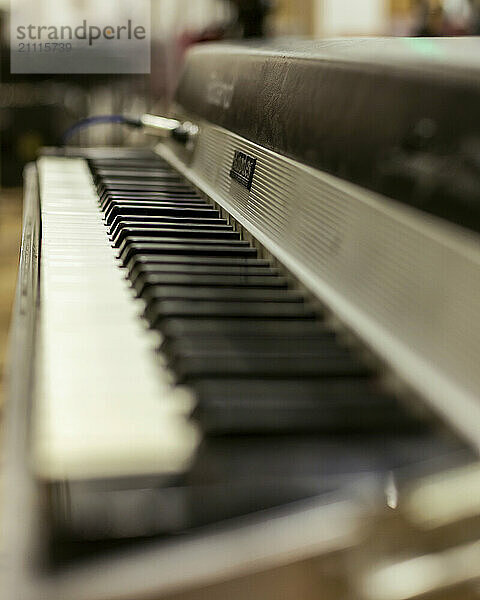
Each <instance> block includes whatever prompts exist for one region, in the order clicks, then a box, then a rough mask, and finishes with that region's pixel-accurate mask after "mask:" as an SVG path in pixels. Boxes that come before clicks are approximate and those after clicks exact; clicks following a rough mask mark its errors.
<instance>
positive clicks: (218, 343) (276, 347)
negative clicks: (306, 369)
mask: <svg viewBox="0 0 480 600" xmlns="http://www.w3.org/2000/svg"><path fill="white" fill-rule="evenodd" d="M161 351H162V353H165V354H166V355H172V356H176V355H179V356H180V355H190V354H192V355H193V354H203V355H205V356H207V355H217V354H224V355H225V356H230V355H240V354H249V353H250V354H258V355H260V354H261V355H262V356H270V355H274V356H277V355H295V356H319V357H323V356H336V355H338V356H344V355H345V354H346V353H347V352H348V350H346V349H345V348H343V347H342V346H340V345H339V343H338V342H337V340H336V339H335V337H334V336H332V335H328V334H326V335H322V334H321V333H320V334H319V335H317V336H316V337H313V336H311V337H307V338H303V337H302V336H300V335H296V336H285V335H277V336H273V335H272V336H265V337H260V336H253V337H252V336H248V335H233V336H230V337H228V338H227V337H225V336H211V335H210V336H208V337H205V338H203V339H202V338H200V337H198V336H188V335H187V336H184V337H179V338H174V339H169V340H166V341H165V342H164V343H163V344H162V347H161Z"/></svg>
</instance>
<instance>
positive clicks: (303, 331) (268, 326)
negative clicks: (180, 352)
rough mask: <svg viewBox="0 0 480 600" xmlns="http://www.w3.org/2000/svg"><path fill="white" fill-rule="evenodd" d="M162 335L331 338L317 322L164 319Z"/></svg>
mask: <svg viewBox="0 0 480 600" xmlns="http://www.w3.org/2000/svg"><path fill="white" fill-rule="evenodd" d="M162 334H163V335H164V336H165V337H167V338H178V337H188V338H191V337H194V336H198V337H200V338H203V339H207V338H208V337H212V336H213V337H221V336H223V337H226V338H227V339H229V338H231V337H234V336H237V337H238V336H245V337H250V338H252V337H261V338H267V337H278V336H286V337H298V336H300V337H302V338H304V339H305V338H311V337H313V338H318V337H320V336H322V337H323V336H329V337H333V336H334V335H335V334H334V333H333V331H332V330H330V329H327V327H326V326H325V325H324V324H323V323H322V322H320V321H314V322H312V321H306V320H302V321H288V320H273V319H271V320H265V321H261V320H254V321H248V320H238V321H233V320H222V319H212V320H209V319H198V320H194V319H166V320H165V321H163V322H162Z"/></svg>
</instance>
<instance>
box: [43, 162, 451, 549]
mask: <svg viewBox="0 0 480 600" xmlns="http://www.w3.org/2000/svg"><path fill="white" fill-rule="evenodd" d="M40 182H41V202H42V221H43V235H44V239H45V242H44V245H43V250H42V271H41V273H42V290H43V291H42V303H43V304H44V305H45V307H46V309H45V311H43V314H42V320H41V328H42V335H41V340H42V344H41V351H42V356H43V358H44V361H43V362H44V363H45V366H44V372H43V377H42V395H41V398H42V399H43V400H42V403H41V408H40V410H39V416H38V417H37V450H38V456H39V461H38V465H39V466H38V470H39V473H40V474H41V475H42V477H43V478H44V479H45V480H46V482H47V486H48V489H49V490H50V492H49V502H50V512H49V516H48V518H49V519H50V520H51V521H52V527H53V531H54V539H56V543H57V544H59V546H57V548H60V549H61V550H60V551H59V552H58V556H59V557H60V556H61V558H62V560H65V557H69V556H70V553H71V552H73V554H74V555H76V554H77V553H78V552H81V547H82V546H81V544H80V545H79V544H78V542H82V543H83V544H85V547H86V548H88V551H89V552H90V551H91V544H94V545H96V544H99V543H100V542H102V541H103V542H105V540H116V541H121V540H126V539H127V540H128V539H131V538H141V537H145V536H147V537H149V536H152V535H172V534H179V533H184V532H186V531H190V530H192V529H195V528H196V527H199V526H204V525H208V524H212V523H216V522H221V521H224V520H226V519H230V518H233V517H238V516H241V515H246V514H249V513H252V512H255V511H258V510H263V509H266V508H269V507H274V506H279V505H284V504H288V503H290V502H293V501H297V500H301V499H305V498H309V497H313V496H317V495H320V494H322V493H325V492H328V491H331V490H333V489H337V488H338V487H341V486H342V485H344V484H346V483H349V482H351V480H352V478H353V479H355V478H357V477H359V476H361V475H362V474H363V475H365V474H369V475H373V476H374V477H377V478H380V479H383V478H385V480H388V482H389V486H390V487H391V485H392V483H391V482H392V481H394V479H395V478H394V475H392V473H396V472H397V470H401V469H403V468H405V467H409V466H411V465H415V464H416V463H419V462H422V461H429V460H434V459H436V460H438V459H439V458H441V457H445V456H448V455H452V454H453V453H455V452H456V451H458V450H461V449H462V447H461V445H460V444H459V443H458V442H457V441H455V440H451V439H449V438H442V437H440V436H439V435H438V434H437V433H436V432H435V431H434V429H433V427H432V425H431V424H429V423H427V422H426V421H425V420H423V419H422V418H420V417H419V416H418V415H415V414H413V413H412V412H411V410H410V409H407V407H406V406H405V405H404V403H403V402H402V401H400V400H399V399H398V398H397V397H396V396H395V395H394V394H393V393H391V392H389V391H387V390H386V389H385V388H384V387H383V386H382V384H381V380H380V375H379V373H376V372H375V370H374V369H373V368H372V367H371V366H369V365H368V364H366V363H365V362H364V360H362V358H361V357H360V356H359V355H358V354H357V353H356V351H355V350H354V349H352V348H349V347H347V346H346V345H345V344H343V343H342V342H341V341H340V339H339V338H338V336H337V335H336V334H335V332H334V331H333V330H332V329H331V328H330V327H329V326H328V325H327V323H326V322H325V320H324V315H323V314H322V313H321V311H320V310H319V309H318V307H317V306H316V305H313V304H312V303H311V302H310V301H309V299H308V298H307V297H306V296H305V294H304V293H303V292H301V291H299V290H298V289H296V288H295V287H294V286H293V285H292V284H291V283H290V278H289V277H288V275H287V274H286V273H284V272H282V270H281V269H279V268H278V267H276V266H273V265H272V264H271V262H270V261H269V260H266V259H265V258H262V257H261V256H260V254H259V251H258V250H257V248H256V247H255V246H254V245H253V244H252V243H251V242H250V241H248V240H245V239H243V238H242V236H241V234H240V233H239V232H238V231H237V230H236V229H235V227H234V226H233V224H232V223H230V220H229V218H228V217H225V215H223V214H222V213H221V212H220V211H219V210H218V209H217V208H216V207H215V206H214V205H213V204H211V203H210V202H209V201H208V200H206V199H205V198H203V197H202V196H201V195H200V194H199V193H198V192H196V191H195V189H194V188H193V187H192V186H191V185H190V184H189V183H188V182H187V181H186V180H184V179H183V178H182V177H181V176H180V175H179V174H178V173H176V172H175V171H174V170H173V169H172V168H171V167H170V166H169V165H168V163H166V162H165V161H164V160H162V159H160V158H159V157H156V156H155V155H154V154H151V155H149V156H145V155H144V153H139V155H138V156H137V157H135V154H134V153H133V154H132V153H131V152H130V153H126V154H125V155H124V156H121V155H118V154H117V157H113V156H110V157H109V156H108V154H105V155H104V156H103V157H99V158H94V159H91V160H90V161H89V163H87V161H85V160H83V159H59V158H42V159H41V161H40ZM72 190H75V191H72ZM49 240H50V241H49ZM134 298H136V299H134ZM141 317H143V318H141ZM145 324H148V329H147V328H146V327H145ZM73 325H75V327H76V328H77V329H80V330H81V331H83V334H82V335H81V336H78V335H77V336H71V335H70V332H71V330H72V327H73ZM106 357H108V360H105V359H106ZM53 364H55V369H53V367H52V368H51V366H52V365H53ZM59 364H62V365H63V368H62V369H60V368H59V367H58V365H59ZM138 507H140V508H138ZM72 541H73V542H74V544H73V545H71V542H72ZM69 544H70V545H69ZM95 547H97V546H95ZM98 548H101V545H100V546H98ZM68 549H69V550H68Z"/></svg>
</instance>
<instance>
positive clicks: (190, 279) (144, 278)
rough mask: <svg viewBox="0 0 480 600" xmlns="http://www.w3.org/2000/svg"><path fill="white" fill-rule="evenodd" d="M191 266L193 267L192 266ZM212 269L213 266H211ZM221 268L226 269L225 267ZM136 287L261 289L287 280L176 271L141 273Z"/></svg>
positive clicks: (135, 282)
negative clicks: (169, 286) (168, 286)
mask: <svg viewBox="0 0 480 600" xmlns="http://www.w3.org/2000/svg"><path fill="white" fill-rule="evenodd" d="M190 268H191V267H190ZM210 269H212V267H210ZM220 269H222V270H224V268H223V267H220ZM132 283H133V286H134V288H135V289H136V290H137V292H138V294H142V292H143V291H144V290H145V289H146V288H148V287H150V286H154V285H163V286H165V285H172V286H203V287H214V288H219V287H238V288H244V287H248V288H259V289H282V288H283V289H285V288H286V287H287V280H286V279H284V278H283V277H258V276H252V277H249V276H246V275H223V274H214V275H202V274H201V273H200V274H197V273H193V274H181V273H175V272H171V273H169V272H160V273H159V272H157V273H155V274H150V273H149V274H146V275H145V274H140V275H139V276H138V277H137V278H136V279H135V281H134V282H133V281H132Z"/></svg>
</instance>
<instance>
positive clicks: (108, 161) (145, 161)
mask: <svg viewBox="0 0 480 600" xmlns="http://www.w3.org/2000/svg"><path fill="white" fill-rule="evenodd" d="M89 162H90V165H91V166H92V168H93V171H96V170H97V169H101V168H105V169H108V168H110V167H112V168H125V169H138V168H142V167H143V168H152V169H154V168H162V169H168V170H170V171H172V172H174V171H173V169H172V167H171V166H170V165H169V164H168V163H167V162H166V161H165V160H163V159H161V158H155V157H151V158H101V159H97V158H94V159H90V161H89Z"/></svg>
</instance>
